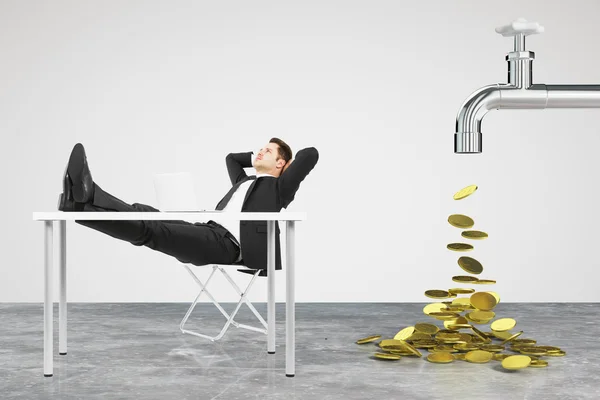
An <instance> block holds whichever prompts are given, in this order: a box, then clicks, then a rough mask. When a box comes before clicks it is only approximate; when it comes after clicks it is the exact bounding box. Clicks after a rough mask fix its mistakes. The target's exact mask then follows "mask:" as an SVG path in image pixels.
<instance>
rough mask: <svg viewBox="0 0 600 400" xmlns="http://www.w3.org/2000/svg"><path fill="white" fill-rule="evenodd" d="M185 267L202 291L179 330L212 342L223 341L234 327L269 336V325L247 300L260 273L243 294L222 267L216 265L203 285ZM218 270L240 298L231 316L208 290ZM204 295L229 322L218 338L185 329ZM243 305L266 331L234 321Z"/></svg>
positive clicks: (254, 276) (254, 277)
mask: <svg viewBox="0 0 600 400" xmlns="http://www.w3.org/2000/svg"><path fill="white" fill-rule="evenodd" d="M184 267H185V268H186V269H187V271H188V272H189V273H190V275H191V276H192V278H193V279H194V280H195V281H196V283H197V284H198V286H200V288H201V290H200V293H198V295H197V296H196V298H195V299H194V302H193V303H192V305H191V306H190V307H189V309H188V311H187V313H186V314H185V316H184V317H183V320H182V321H181V323H180V324H179V329H180V330H181V332H182V333H187V334H190V335H194V336H198V337H201V338H205V339H209V340H211V341H217V340H219V339H221V338H222V337H223V336H224V335H225V333H226V332H227V329H229V326H230V325H233V326H235V327H236V328H243V329H248V330H252V331H255V332H260V333H264V334H267V329H266V328H267V323H266V322H265V320H264V319H263V318H262V316H261V315H260V313H259V312H258V311H257V310H256V308H254V306H253V305H252V303H251V302H250V300H248V298H247V295H248V293H249V292H250V288H251V287H252V285H253V283H254V281H255V280H256V277H257V276H258V274H259V272H260V271H256V273H255V274H254V275H253V276H252V279H251V280H250V283H249V284H248V286H247V287H246V289H245V291H244V292H242V291H241V290H240V288H239V286H238V285H237V284H236V283H235V282H234V281H233V279H231V277H230V276H229V274H227V272H226V271H225V270H224V269H223V268H222V267H220V266H218V265H214V266H213V270H212V272H211V274H210V276H209V277H208V279H207V280H206V283H202V281H200V279H198V277H197V276H196V274H194V272H193V271H192V270H191V269H190V268H189V267H188V266H187V265H184ZM217 269H218V270H219V271H221V273H222V274H223V275H224V276H225V278H226V279H227V280H228V281H229V283H230V284H231V285H232V286H233V288H234V289H235V290H236V292H237V294H238V295H239V296H240V300H239V301H238V304H237V305H236V307H235V309H234V311H233V312H232V313H231V314H228V313H227V312H226V311H225V310H224V309H223V308H222V307H221V305H220V304H219V303H218V302H217V301H216V300H215V298H214V297H213V296H212V295H211V294H210V292H209V291H208V290H207V289H206V287H207V286H208V284H209V282H210V280H211V279H212V277H213V276H214V274H215V272H216V271H217ZM202 293H206V296H207V297H208V298H209V299H210V300H211V301H212V303H213V304H214V305H215V306H216V307H217V308H218V309H219V311H220V312H221V314H223V316H224V317H225V318H226V319H227V322H226V323H225V325H224V326H223V328H222V329H221V331H220V332H219V334H218V335H216V336H208V335H204V334H201V333H198V332H194V331H190V330H188V329H185V328H184V325H185V323H186V322H187V320H188V318H189V317H190V315H191V313H192V311H193V310H194V308H195V307H196V304H197V303H198V299H199V298H200V296H201V295H202ZM243 303H245V304H246V305H247V306H248V307H249V308H250V310H251V311H252V313H253V314H254V315H255V316H256V317H257V318H258V320H259V321H260V323H261V324H262V325H263V327H264V328H265V329H261V328H256V327H253V326H250V325H245V324H240V323H238V322H236V321H235V320H234V318H235V316H236V314H237V313H238V311H239V309H240V308H241V306H242V304H243Z"/></svg>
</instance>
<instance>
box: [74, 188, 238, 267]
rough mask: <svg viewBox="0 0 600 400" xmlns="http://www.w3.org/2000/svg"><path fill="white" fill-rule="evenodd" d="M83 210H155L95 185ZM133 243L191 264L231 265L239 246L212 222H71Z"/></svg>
mask: <svg viewBox="0 0 600 400" xmlns="http://www.w3.org/2000/svg"><path fill="white" fill-rule="evenodd" d="M84 211H125V212H127V211H135V212H140V211H159V210H157V209H156V208H154V207H151V206H149V205H146V204H139V203H134V204H131V205H130V204H127V203H125V202H124V201H122V200H119V199H117V198H116V197H114V196H112V195H111V194H109V193H107V192H105V191H104V190H102V189H101V188H100V186H98V185H96V184H95V191H94V199H93V201H92V202H91V203H87V204H85V206H84ZM75 222H77V223H78V224H81V225H85V226H88V227H90V228H93V229H95V230H97V231H100V232H103V233H106V234H107V235H110V236H112V237H114V238H117V239H121V240H125V241H127V242H129V243H131V244H133V245H135V246H147V247H149V248H151V249H153V250H156V251H160V252H161V253H165V254H168V255H170V256H173V257H175V258H177V259H178V260H179V261H181V262H183V263H190V264H193V265H206V264H233V263H235V261H236V260H237V258H238V256H239V247H238V245H237V244H236V243H234V241H235V239H233V235H231V233H229V231H228V230H227V229H225V228H224V227H223V226H221V225H219V224H217V223H216V222H214V221H209V222H208V223H199V222H196V223H191V222H186V221H81V220H77V221H75Z"/></svg>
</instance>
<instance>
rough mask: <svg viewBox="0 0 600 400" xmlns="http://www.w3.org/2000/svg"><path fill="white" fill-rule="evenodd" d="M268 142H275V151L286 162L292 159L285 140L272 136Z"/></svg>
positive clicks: (290, 150)
mask: <svg viewBox="0 0 600 400" xmlns="http://www.w3.org/2000/svg"><path fill="white" fill-rule="evenodd" d="M269 143H275V144H276V145H278V146H279V149H278V151H277V152H278V153H279V158H283V160H284V161H285V163H286V164H287V163H288V161H290V160H291V159H292V155H293V154H292V149H291V148H290V146H288V144H287V143H286V142H284V141H283V140H281V139H279V138H276V137H274V138H272V139H271V140H269Z"/></svg>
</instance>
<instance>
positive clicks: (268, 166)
mask: <svg viewBox="0 0 600 400" xmlns="http://www.w3.org/2000/svg"><path fill="white" fill-rule="evenodd" d="M278 151H279V145H278V144H277V143H267V145H266V146H263V148H261V149H260V150H259V151H258V153H257V154H256V159H255V160H254V168H257V167H259V168H261V169H263V170H265V171H271V170H275V169H277V167H279V170H281V168H282V167H283V165H284V164H285V161H284V160H283V158H279V152H278Z"/></svg>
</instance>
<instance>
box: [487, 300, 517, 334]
mask: <svg viewBox="0 0 600 400" xmlns="http://www.w3.org/2000/svg"><path fill="white" fill-rule="evenodd" d="M487 294H488V295H489V293H487ZM490 296H491V295H490ZM492 297H493V296H492ZM495 300H496V299H494V301H495ZM515 325H517V321H515V320H514V319H512V318H500V319H497V320H495V321H494V322H492V324H491V325H490V328H492V330H493V331H496V332H506V331H509V330H511V329H512V328H514V327H515Z"/></svg>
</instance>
